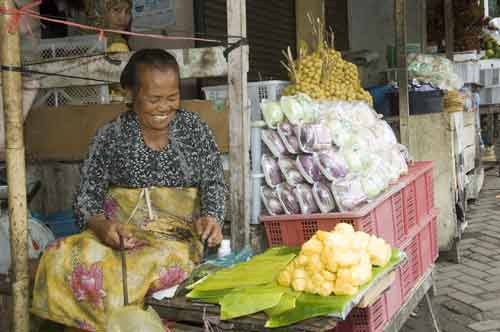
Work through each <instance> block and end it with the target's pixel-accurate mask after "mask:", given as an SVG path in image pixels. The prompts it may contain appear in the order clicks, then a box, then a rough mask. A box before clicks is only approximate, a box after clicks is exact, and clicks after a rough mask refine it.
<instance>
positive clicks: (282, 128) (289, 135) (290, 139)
mask: <svg viewBox="0 0 500 332" xmlns="http://www.w3.org/2000/svg"><path fill="white" fill-rule="evenodd" d="M277 129H278V135H279V136H280V137H281V140H282V141H283V144H284V145H285V148H286V149H287V150H288V152H289V153H291V154H297V153H299V152H300V151H299V140H298V139H297V136H296V135H295V131H296V130H295V128H294V127H293V126H292V125H291V124H290V123H288V122H282V123H280V124H278V126H277Z"/></svg>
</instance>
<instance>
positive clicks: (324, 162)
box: [314, 149, 349, 181]
mask: <svg viewBox="0 0 500 332" xmlns="http://www.w3.org/2000/svg"><path fill="white" fill-rule="evenodd" d="M314 161H315V163H316V164H317V165H318V167H319V169H320V171H321V173H322V174H323V175H324V176H325V177H326V178H327V179H328V180H329V181H334V180H337V179H340V178H343V177H345V176H347V173H348V172H349V170H348V166H347V162H346V161H345V159H344V157H343V156H342V154H341V153H340V152H339V151H338V149H330V150H324V151H320V152H318V153H316V154H315V155H314Z"/></svg>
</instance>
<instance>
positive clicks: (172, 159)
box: [74, 110, 226, 228]
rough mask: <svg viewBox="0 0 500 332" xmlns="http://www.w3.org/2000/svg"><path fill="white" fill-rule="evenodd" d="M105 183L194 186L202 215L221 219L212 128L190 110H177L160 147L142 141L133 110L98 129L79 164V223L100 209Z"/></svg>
mask: <svg viewBox="0 0 500 332" xmlns="http://www.w3.org/2000/svg"><path fill="white" fill-rule="evenodd" d="M109 186H119V187H127V188H146V187H151V186H155V187H196V188H198V189H199V192H200V199H201V215H202V216H213V217H216V218H217V221H218V222H219V223H220V224H222V223H223V222H224V204H225V194H226V185H225V183H224V172H223V167H222V160H221V156H220V152H219V149H218V147H217V144H216V143H215V139H214V136H213V134H212V132H211V130H210V129H209V128H208V126H207V125H206V123H204V122H203V121H202V120H201V119H200V117H199V115H198V114H196V113H193V112H188V111H185V110H179V111H177V113H176V115H175V118H174V119H173V120H172V122H171V123H170V130H169V143H168V144H167V146H165V147H164V148H163V149H162V150H160V151H155V150H153V149H151V148H149V147H148V146H147V145H146V144H145V142H144V138H143V136H142V133H141V130H140V127H139V122H138V118H137V115H136V114H135V113H134V112H132V111H128V112H125V113H122V114H121V115H120V116H118V117H117V118H116V119H115V120H113V121H112V122H110V123H108V124H107V125H105V126H104V127H102V128H100V129H99V130H98V131H97V133H96V135H95V136H94V138H93V139H92V141H91V144H90V148H89V153H88V156H87V159H86V160H85V161H84V163H83V165H82V168H81V182H80V187H79V189H78V191H77V193H76V199H75V203H74V209H75V214H76V218H77V222H78V225H79V226H80V227H81V228H83V227H84V226H85V223H86V221H87V220H88V218H90V217H92V216H94V215H97V214H103V213H104V208H103V205H104V199H105V195H106V192H107V189H108V187H109Z"/></svg>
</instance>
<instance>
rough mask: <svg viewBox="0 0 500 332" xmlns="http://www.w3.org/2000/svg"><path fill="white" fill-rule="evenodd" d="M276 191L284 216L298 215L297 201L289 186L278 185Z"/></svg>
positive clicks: (298, 206) (298, 205)
mask: <svg viewBox="0 0 500 332" xmlns="http://www.w3.org/2000/svg"><path fill="white" fill-rule="evenodd" d="M276 191H277V193H278V197H279V199H280V202H281V205H282V206H283V209H284V210H285V213H286V214H300V204H299V200H298V199H297V196H295V193H294V192H293V188H292V187H291V186H289V185H287V184H280V185H279V186H278V187H277V189H276Z"/></svg>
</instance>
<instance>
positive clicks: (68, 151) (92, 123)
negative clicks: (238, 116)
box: [24, 100, 229, 161]
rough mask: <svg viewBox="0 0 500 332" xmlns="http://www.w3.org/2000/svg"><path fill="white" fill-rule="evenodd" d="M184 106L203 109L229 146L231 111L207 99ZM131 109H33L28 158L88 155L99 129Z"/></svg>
mask: <svg viewBox="0 0 500 332" xmlns="http://www.w3.org/2000/svg"><path fill="white" fill-rule="evenodd" d="M181 106H182V107H183V108H185V109H187V110H189V111H192V112H196V113H199V114H200V116H201V118H202V119H203V120H204V121H205V122H206V123H207V124H208V126H209V127H210V128H211V129H212V131H213V133H214V135H215V139H216V141H217V144H218V146H219V148H220V150H221V152H223V153H225V152H227V151H228V150H229V125H228V123H229V112H228V110H227V109H225V110H223V111H216V110H215V108H214V107H213V104H212V102H210V101H206V100H185V101H182V105H181ZM125 110H127V107H126V105H125V104H106V105H89V106H64V107H57V108H40V109H35V110H32V111H31V112H30V114H29V116H28V118H27V120H26V122H25V131H24V135H25V144H26V152H27V156H28V159H31V160H38V161H79V160H83V159H84V158H85V155H86V153H87V150H88V145H89V142H90V140H91V138H92V137H93V136H94V134H95V132H96V130H97V129H98V128H100V127H102V126H103V125H104V124H106V123H107V122H109V121H111V120H113V119H114V118H116V117H117V116H118V115H119V114H120V113H121V112H124V111H125Z"/></svg>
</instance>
